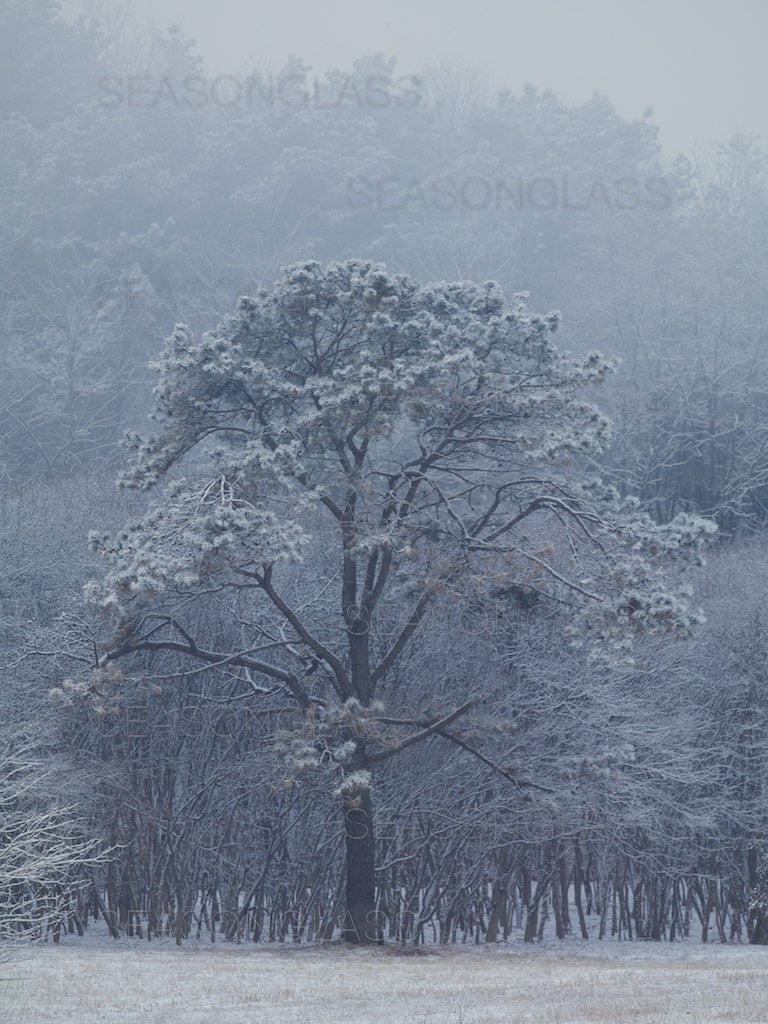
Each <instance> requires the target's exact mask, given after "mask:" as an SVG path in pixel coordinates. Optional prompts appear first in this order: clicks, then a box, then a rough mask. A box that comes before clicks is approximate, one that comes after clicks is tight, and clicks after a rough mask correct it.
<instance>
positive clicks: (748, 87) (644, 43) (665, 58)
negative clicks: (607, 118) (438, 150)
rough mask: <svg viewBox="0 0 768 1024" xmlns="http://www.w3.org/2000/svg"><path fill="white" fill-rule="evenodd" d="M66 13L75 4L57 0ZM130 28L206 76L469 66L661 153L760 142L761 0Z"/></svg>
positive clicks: (566, 4) (487, 3)
mask: <svg viewBox="0 0 768 1024" xmlns="http://www.w3.org/2000/svg"><path fill="white" fill-rule="evenodd" d="M64 6H65V9H66V10H67V11H68V13H71V12H73V11H75V10H77V9H79V8H81V7H82V0H65V4H64ZM133 9H134V14H135V18H136V19H137V21H140V22H142V23H145V24H146V22H147V20H148V19H149V18H152V19H153V21H154V22H155V23H156V24H157V25H159V26H161V27H166V26H167V25H170V24H172V23H174V22H177V23H180V24H181V25H183V26H184V27H185V29H186V30H187V33H188V34H189V35H191V36H193V37H194V38H195V39H196V40H197V49H198V51H199V52H200V53H201V54H202V55H203V56H204V58H205V59H206V63H207V67H208V69H209V71H210V72H211V73H219V74H226V73H231V74H238V73H240V72H242V71H243V70H244V69H245V68H246V67H250V66H252V65H254V64H259V65H261V66H268V67H270V68H273V69H274V68H277V67H279V66H280V65H281V64H282V62H283V60H284V59H285V57H286V56H288V55H289V54H295V55H297V56H299V57H301V58H303V59H304V60H305V61H306V62H307V63H309V64H311V65H312V66H313V68H315V69H316V70H317V71H323V70H325V69H327V68H329V67H342V68H345V67H349V66H350V65H351V62H352V61H353V60H354V59H355V58H356V57H359V56H361V55H363V54H371V53H376V52H379V51H380V52H382V53H385V54H387V55H394V56H396V57H397V58H398V60H399V62H400V64H401V66H402V68H403V71H407V72H412V71H415V70H418V69H421V68H423V67H425V66H427V65H429V64H433V63H435V62H439V61H441V60H444V59H451V60H454V61H459V62H463V63H470V64H474V65H476V66H477V67H479V68H481V69H482V70H483V71H484V72H485V73H486V74H487V75H489V76H490V77H491V79H492V80H493V82H494V83H496V84H505V85H507V86H509V87H510V88H511V89H512V91H513V92H518V91H519V90H520V89H521V87H522V85H523V84H524V83H525V82H532V83H533V84H534V85H536V86H539V87H549V88H551V89H553V90H554V91H555V92H556V93H558V94H559V95H560V96H562V97H564V98H565V99H566V100H568V101H570V102H578V101H581V100H585V99H588V98H589V96H591V94H592V93H593V92H594V91H595V90H597V91H598V92H603V93H606V94H607V95H608V96H609V97H610V98H611V99H612V100H613V102H614V104H615V105H616V107H617V108H618V110H619V112H620V113H621V114H622V115H623V116H624V117H629V118H631V117H639V116H641V115H642V113H643V111H644V110H645V109H646V108H647V107H649V106H650V107H653V109H654V117H653V121H654V123H656V124H658V125H659V126H660V128H661V131H662V143H663V144H664V147H665V149H666V151H667V152H668V153H670V152H674V151H676V150H679V149H685V150H688V149H690V147H691V146H692V144H693V143H694V142H695V140H696V139H698V138H704V139H711V138H722V137H724V136H727V135H730V134H732V133H733V132H735V131H737V130H738V131H742V132H747V133H749V134H755V135H760V136H761V137H762V141H763V145H764V146H766V145H768V102H766V97H767V95H768V70H767V68H768V59H766V43H767V42H768V0H729V2H726V0H530V2H526V3H523V2H521V0H462V2H457V0H387V2H385V3H381V4H371V3H365V2H364V0H323V2H318V0H290V2H282V3H281V2H272V3H259V2H258V0H133Z"/></svg>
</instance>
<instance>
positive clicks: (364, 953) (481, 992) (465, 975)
mask: <svg viewBox="0 0 768 1024" xmlns="http://www.w3.org/2000/svg"><path fill="white" fill-rule="evenodd" d="M0 974H1V975H2V981H0V1020H2V1021H3V1024H5V1022H8V1024H45V1022H48V1021H50V1022H54V1021H55V1022H56V1024H92V1022H93V1024H95V1022H97V1021H98V1022H104V1024H112V1022H121V1024H122V1022H138V1021H141V1022H143V1024H213V1022H216V1024H262V1022H263V1024H289V1022H290V1024H295V1022H301V1024H422V1022H432V1021H434V1022H441V1024H527V1022H534V1021H535V1022H536V1024H586V1022H593V1021H594V1022H601V1024H622V1022H624V1021H632V1022H633V1024H635V1022H636V1024H640V1022H642V1024H682V1022H685V1024H715V1022H726V1021H728V1022H734V1024H747V1022H749V1024H766V1022H767V1021H768V949H765V948H763V949H759V948H754V947H753V948H750V947H743V946H742V947H722V946H708V947H707V946H704V947H702V946H696V947H694V946H679V947H675V946H672V947H670V946H666V945H664V946H662V945H653V946H651V945H626V946H616V945H611V946H607V947H595V946H594V945H592V944H590V945H589V946H586V945H584V946H581V945H577V944H575V943H574V944H570V943H569V944H565V945H563V946H562V947H560V946H553V947H540V948H521V947H520V946H515V947H509V948H498V949H484V948H483V949H479V950H478V949H458V950H448V951H442V950H438V951H433V952H431V953H429V954H427V955H421V956H416V955H408V956H406V955H402V954H400V955H398V954H397V953H395V952H393V951H392V950H391V949H385V950H355V949H345V948H330V949H329V948H325V949H311V948H310V949H286V950H275V949H265V948H258V947H257V948H252V947H251V948H248V947H239V948H238V947H231V946H221V947H219V948H210V947H208V948H198V949H195V948H192V949H176V948H175V947H172V946H160V945H155V944H152V945H138V944H137V945H130V946H129V945H128V944H127V943H126V944H124V943H122V942H121V943H119V944H115V945H114V946H113V947H111V948H110V947H103V946H99V947H93V946H85V947H82V946H78V945H76V944H75V943H74V942H70V943H69V944H67V945H62V947H61V948H58V949H57V948H54V947H47V948H43V949H42V950H40V951H39V952H37V953H36V954H35V955H34V957H33V958H31V959H26V960H24V961H17V962H12V963H6V964H5V965H3V966H2V967H0Z"/></svg>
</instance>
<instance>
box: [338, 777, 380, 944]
mask: <svg viewBox="0 0 768 1024" xmlns="http://www.w3.org/2000/svg"><path fill="white" fill-rule="evenodd" d="M344 832H345V843H346V855H347V856H346V860H347V871H346V878H347V882H346V888H347V901H346V911H345V914H344V925H343V928H342V938H343V939H344V940H345V941H346V942H355V943H360V944H362V945H370V944H371V943H375V942H380V941H381V930H380V928H379V927H378V921H377V919H376V881H375V860H374V858H375V841H374V834H373V804H372V801H371V794H370V791H369V790H367V789H366V790H361V791H360V792H358V793H356V794H355V795H354V796H353V797H348V798H347V799H345V800H344Z"/></svg>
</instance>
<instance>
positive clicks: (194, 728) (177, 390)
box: [0, 0, 768, 1020]
mask: <svg viewBox="0 0 768 1024" xmlns="http://www.w3.org/2000/svg"><path fill="white" fill-rule="evenodd" d="M94 10H95V8H94ZM542 76H543V78H545V77H546V68H545V67H544V68H543V69H542ZM0 80H1V82H2V87H1V88H0V550H1V551H2V563H3V571H2V576H0V614H1V616H2V630H0V644H1V645H2V662H3V687H2V696H1V697H0V701H1V703H0V712H1V715H0V720H1V724H0V808H1V815H0V937H2V939H3V940H4V942H5V943H7V944H9V945H10V944H12V945H13V946H14V947H16V946H18V945H19V944H20V943H22V942H24V943H26V942H28V941H29V940H38V941H42V942H44V943H46V944H47V945H48V946H53V945H55V946H56V947H57V948H58V947H59V946H63V945H65V944H72V943H81V944H87V943H89V942H90V943H92V944H100V945H101V946H105V945H107V944H109V943H113V944H114V943H118V944H120V943H126V944H136V945H138V944H141V943H143V946H144V947H145V948H146V947H147V943H148V942H149V943H150V944H153V945H157V944H158V943H163V944H165V946H166V947H168V948H170V949H175V947H176V946H180V947H183V948H187V947H189V946H190V945H193V944H199V945H203V944H205V945H206V946H210V944H212V943H216V944H217V945H226V946H228V947H232V948H235V947H236V946H238V945H240V946H241V947H247V948H249V949H253V948H254V947H253V944H261V945H265V944H269V945H274V946H277V945H280V944H283V945H285V946H296V945H311V946H314V947H318V946H320V947H325V946H331V945H332V944H336V945H338V946H343V947H344V948H347V946H348V945H349V944H354V945H355V946H358V947H360V946H363V947H365V946H372V947H378V946H380V945H383V946H398V947H403V948H411V949H414V948H417V947H430V946H431V947H435V948H436V949H437V950H438V951H439V950H440V948H441V947H454V946H455V947H461V946H473V947H478V946H482V945H483V944H494V945H499V944H504V943H509V944H520V945H521V948H523V949H525V948H527V947H526V946H525V945H524V944H534V945H538V944H544V945H546V944H547V943H550V944H553V943H557V941H558V940H566V944H567V942H568V941H571V942H572V943H573V944H574V945H576V940H579V941H582V940H583V941H584V942H585V943H587V944H588V946H589V948H590V949H591V948H592V947H595V946H597V947H600V946H601V943H602V945H603V946H605V945H607V944H609V943H610V942H611V941H615V942H618V940H621V941H622V942H623V941H624V940H626V941H627V942H628V943H629V942H630V941H631V942H632V945H633V947H634V946H635V945H636V944H637V943H638V942H640V941H650V940H653V941H655V942H657V943H660V944H665V945H668V944H670V943H675V944H679V943H680V942H687V943H688V945H689V946H693V945H695V946H696V947H698V946H699V945H700V944H701V943H709V944H739V945H743V946H749V945H754V946H764V945H766V944H768V783H767V781H766V772H767V771H768V730H767V728H766V726H767V716H768V676H767V673H768V612H766V608H765V601H766V593H767V592H768V291H767V290H766V282H768V175H767V173H766V172H767V168H768V160H767V158H766V154H765V152H764V151H763V149H761V146H760V143H759V141H758V140H757V139H756V138H754V137H752V136H750V135H748V134H745V133H742V134H733V135H731V136H729V137H724V138H722V139H720V140H717V141H709V142H701V143H698V144H697V145H695V146H694V147H692V148H691V149H690V151H688V152H684V153H679V154H675V153H672V154H670V153H668V152H666V151H664V150H662V147H661V146H660V143H659V130H658V128H657V127H656V126H655V124H654V123H653V119H652V114H651V112H650V111H648V112H647V113H646V114H645V115H644V116H643V117H640V118H636V119H627V118H625V117H622V116H620V115H619V114H618V113H617V110H616V109H615V107H614V105H613V103H612V100H611V97H610V96H604V95H600V94H597V93H596V94H595V95H594V96H593V98H592V99H590V100H588V101H587V102H582V103H578V104H575V103H569V102H566V101H565V100H563V99H561V98H559V96H558V95H556V94H555V93H554V92H551V91H549V90H547V89H546V88H542V87H538V86H537V87H535V88H534V87H533V86H526V87H525V88H521V89H520V90H518V91H517V92H516V93H513V92H511V91H505V90H501V91H499V90H497V89H494V88H490V87H489V86H488V85H487V83H486V80H485V79H484V77H483V75H482V74H481V73H480V72H478V71H476V70H474V69H473V67H472V66H471V65H469V64H461V63H459V62H449V61H445V62H442V63H436V64H435V65H433V66H430V67H425V68H424V69H423V72H422V73H420V74H418V75H417V74H410V73H406V72H405V71H403V70H402V69H401V68H400V67H399V65H398V63H397V62H396V60H395V59H394V58H390V57H389V56H386V55H382V54H380V53H374V54H373V55H370V56H365V55H361V56H360V57H359V59H358V60H357V61H356V62H355V63H354V65H353V66H351V67H349V68H345V69H342V70H338V69H333V68H322V69H318V68H314V67H309V66H308V65H307V64H305V63H304V62H303V61H302V60H301V59H300V57H295V58H291V59H290V60H288V61H287V62H285V63H284V65H283V66H281V67H278V68H272V69H269V68H263V69H259V68H253V69H251V70H250V71H249V72H248V73H245V74H243V75H239V76H238V75H235V74H234V73H233V74H230V75H222V76H220V77H218V78H216V77H214V76H212V75H210V74H209V73H208V72H207V71H206V70H205V67H204V64H203V60H202V58H201V56H200V53H199V50H198V47H197V46H196V44H195V43H194V42H193V41H192V40H191V38H190V37H189V36H188V35H187V33H186V32H185V30H184V29H182V28H179V27H173V28H170V29H168V30H164V31H162V32H158V33H143V32H141V31H139V30H137V29H134V28H132V26H131V24H130V22H129V21H128V20H126V19H125V18H121V17H120V14H119V11H110V10H108V9H106V8H104V9H102V10H101V12H100V13H99V14H98V15H97V14H96V13H93V12H92V13H91V14H90V15H88V16H84V17H81V18H80V19H79V20H73V19H69V20H66V19H64V18H63V17H62V16H61V12H60V10H59V4H58V3H57V2H55V0H3V2H2V4H0ZM121 948H122V947H121ZM425 955H426V954H425ZM25 1019H26V1018H25ZM35 1019H38V1018H35ZM39 1019H42V1018H39ZM45 1019H46V1020H47V1019H48V1018H47V1017H46V1018H45ZM50 1019H54V1018H50ZM73 1019H74V1018H73ZM110 1019H111V1018H110ZM131 1019H134V1018H131ZM136 1019H138V1018H136ZM142 1019H148V1018H142ZM158 1019H159V1018H158ZM168 1019H170V1018H168ZM184 1019H187V1018H184ZM195 1019H197V1018H195ZM200 1019H202V1018H200ZM206 1019H208V1018H206ZM238 1019H239V1018H238ZM253 1019H257V1018H253ZM286 1019H287V1018H286ZM339 1019H340V1018H339ZM345 1019H346V1018H345ZM360 1019H363V1018H362V1017H361V1018H360ZM382 1019H383V1018H382ZM442 1019H445V1018H442ZM488 1019H490V1018H488ZM494 1019H495V1018H494ZM521 1019H522V1018H521ZM526 1019H527V1018H526ZM553 1019H554V1018H553ZM558 1019H559V1018H558ZM568 1019H570V1018H568ZM590 1019H591V1018H590ZM622 1019H623V1018H622ZM681 1019H682V1018H681ZM687 1019H692V1018H690V1017H689V1018H687ZM745 1019H746V1018H745ZM414 1020H415V1018H414Z"/></svg>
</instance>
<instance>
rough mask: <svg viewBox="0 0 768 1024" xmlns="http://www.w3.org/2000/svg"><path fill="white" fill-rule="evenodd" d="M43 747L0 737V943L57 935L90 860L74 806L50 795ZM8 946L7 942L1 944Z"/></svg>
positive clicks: (21, 739)
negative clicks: (52, 930)
mask: <svg viewBox="0 0 768 1024" xmlns="http://www.w3.org/2000/svg"><path fill="white" fill-rule="evenodd" d="M43 757H44V751H42V750H41V749H38V748H36V747H35V745H34V744H32V743H30V742H29V741H28V740H26V739H25V738H24V737H23V736H7V735H5V736H3V737H2V738H0V820H1V821H2V824H0V941H3V942H7V941H8V940H19V939H29V938H37V937H44V936H45V935H46V934H47V931H48V929H49V928H53V929H54V938H55V939H58V934H59V929H60V926H61V921H62V918H64V917H65V915H66V914H67V912H68V909H69V908H70V906H71V903H72V899H73V886H74V885H76V884H77V883H78V881H82V878H78V876H79V875H80V874H81V871H82V868H83V867H84V866H85V865H87V864H92V863H94V861H95V859H96V858H94V849H93V847H92V844H90V843H89V842H87V841H86V840H84V839H83V837H82V829H81V825H80V824H79V823H78V821H77V816H76V812H75V809H74V808H73V807H71V806H70V807H66V806H63V805H62V804H61V803H60V802H58V801H57V800H56V798H55V796H54V795H53V794H52V792H51V790H52V788H53V787H52V786H51V780H52V776H53V774H54V772H53V770H52V768H50V767H48V768H46V766H45V763H44V760H43ZM5 948H6V950H7V948H8V947H7V946H6V947H5Z"/></svg>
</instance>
